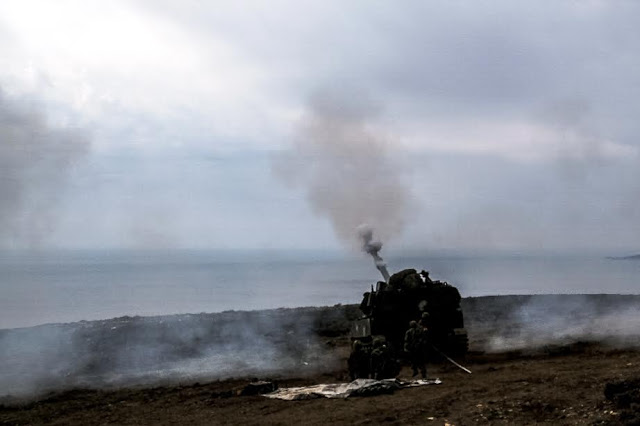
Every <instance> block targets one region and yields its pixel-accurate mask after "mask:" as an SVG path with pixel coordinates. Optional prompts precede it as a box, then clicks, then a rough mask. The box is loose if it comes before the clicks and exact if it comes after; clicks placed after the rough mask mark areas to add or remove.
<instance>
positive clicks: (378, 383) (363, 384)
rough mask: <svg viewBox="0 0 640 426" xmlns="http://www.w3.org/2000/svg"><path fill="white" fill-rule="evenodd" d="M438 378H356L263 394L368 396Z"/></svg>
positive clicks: (285, 396) (291, 398) (292, 398)
mask: <svg viewBox="0 0 640 426" xmlns="http://www.w3.org/2000/svg"><path fill="white" fill-rule="evenodd" d="M440 383H442V382H441V381H440V379H430V380H413V381H409V382H403V381H401V380H398V379H385V380H374V379H356V380H354V381H353V382H351V383H330V384H324V385H314V386H303V387H297V388H284V389H278V390H277V391H275V392H271V393H267V394H264V395H263V396H266V397H267V398H275V399H284V400H286V401H298V400H302V399H313V398H347V397H349V396H369V395H379V394H382V393H391V392H393V391H395V390H396V389H402V388H410V387H416V386H426V385H439V384H440Z"/></svg>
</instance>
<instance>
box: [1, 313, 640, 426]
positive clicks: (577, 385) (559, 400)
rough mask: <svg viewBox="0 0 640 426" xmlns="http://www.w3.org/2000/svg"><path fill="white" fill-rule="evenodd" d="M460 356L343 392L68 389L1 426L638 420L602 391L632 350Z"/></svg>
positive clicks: (235, 384) (230, 383) (330, 377)
mask: <svg viewBox="0 0 640 426" xmlns="http://www.w3.org/2000/svg"><path fill="white" fill-rule="evenodd" d="M639 315H640V314H639ZM480 325H483V326H484V327H485V328H486V329H489V328H490V327H489V326H488V324H486V323H484V324H478V323H476V324H475V325H474V324H472V327H471V328H472V329H474V328H475V330H476V331H477V330H480V329H481V328H482V327H479V326H480ZM476 337H478V336H477V333H476ZM331 344H332V345H333V346H334V347H335V350H336V351H337V352H338V353H339V356H340V357H342V358H343V359H345V360H346V356H347V353H348V344H349V343H348V339H347V338H346V336H339V337H337V338H336V337H334V338H332V339H331ZM472 349H473V345H472ZM461 362H462V363H463V364H464V365H465V366H466V367H467V368H469V369H470V370H471V371H472V374H467V373H465V372H463V371H462V370H460V369H458V368H456V367H454V366H453V365H451V364H448V363H443V364H430V365H429V366H428V368H429V370H428V375H429V377H431V378H435V377H437V378H440V379H441V380H442V384H440V385H433V386H425V387H418V388H409V389H402V390H398V391H396V392H395V393H393V394H387V395H377V396H370V397H351V398H347V399H312V400H302V401H281V400H272V399H268V398H265V397H263V396H260V395H255V396H240V395H239V394H238V393H239V391H240V390H241V389H242V388H244V387H245V386H246V385H247V384H248V383H249V381H250V378H248V377H247V378H241V379H231V380H222V381H214V382H208V383H205V382H201V383H191V384H184V385H174V386H163V387H154V388H149V387H146V388H143V387H139V388H125V389H117V390H86V389H76V390H70V391H65V392H60V393H50V394H49V395H47V396H46V397H43V398H41V399H40V400H38V401H31V402H22V403H15V402H13V403H11V404H7V403H5V404H4V405H0V425H27V424H34V425H36V424H49V425H94V424H95V425H165V424H166V425H169V424H172V425H175V424H190V425H192V424H193V425H195V424H197V425H199V424H202V425H217V424H243V425H252V424H255V425H258V424H260V425H264V424H310V425H315V424H318V425H320V424H322V425H325V424H397V425H406V424H422V425H424V424H433V425H446V424H449V425H452V424H453V425H468V424H516V425H525V424H554V425H556V424H589V425H590V424H639V423H636V422H637V421H638V419H637V418H636V419H635V420H634V419H633V418H632V417H630V411H629V409H621V408H619V406H617V405H615V404H614V403H613V402H612V401H610V400H608V399H607V398H606V397H605V393H604V391H605V386H606V384H607V383H611V382H615V381H618V380H628V379H633V378H640V350H638V349H629V348H627V349H621V348H620V347H618V348H615V347H611V346H610V345H609V344H605V343H601V342H594V341H591V342H588V343H587V342H572V343H566V344H554V345H542V346H536V347H530V348H527V349H526V350H522V349H521V350H509V351H503V352H491V353H489V352H485V351H479V350H475V351H472V352H471V353H469V354H468V355H467V357H466V359H464V360H461ZM343 365H345V369H338V370H335V371H326V372H323V373H322V374H312V375H309V376H306V377H304V374H302V372H296V371H291V372H289V373H287V374H283V375H282V376H280V377H271V379H273V380H274V381H275V382H277V384H278V386H279V387H281V388H283V387H291V386H302V385H311V384H320V383H336V382H345V381H347V371H346V361H345V363H344V364H343ZM298 373H300V374H298ZM409 373H410V371H409V369H408V367H406V366H405V367H404V368H403V371H402V373H401V374H400V378H407V379H408V378H409ZM261 378H262V377H261ZM262 379H264V378H262ZM633 408H637V406H635V407H633ZM631 416H632V414H631Z"/></svg>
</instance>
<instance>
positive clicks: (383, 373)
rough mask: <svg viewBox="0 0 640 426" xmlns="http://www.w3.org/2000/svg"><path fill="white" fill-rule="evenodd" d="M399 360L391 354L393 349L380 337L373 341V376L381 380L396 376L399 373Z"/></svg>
mask: <svg viewBox="0 0 640 426" xmlns="http://www.w3.org/2000/svg"><path fill="white" fill-rule="evenodd" d="M397 365H398V362H397V361H396V360H395V359H393V357H392V356H391V351H390V350H389V348H388V347H387V345H385V344H384V342H383V341H382V340H380V339H375V340H374V341H373V350H372V351H371V377H372V378H374V379H376V380H380V379H388V378H391V377H395V375H396V374H398V368H397Z"/></svg>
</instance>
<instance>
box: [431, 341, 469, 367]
mask: <svg viewBox="0 0 640 426" xmlns="http://www.w3.org/2000/svg"><path fill="white" fill-rule="evenodd" d="M429 346H431V347H432V348H433V349H435V350H436V352H438V353H439V354H440V355H442V356H443V357H445V358H446V359H447V360H448V361H449V362H450V363H452V364H453V365H455V366H456V367H458V368H459V369H461V370H463V371H465V372H467V373H469V374H471V370H469V369H468V368H465V367H463V366H461V365H460V364H458V363H457V362H455V361H454V360H452V359H451V358H449V357H448V356H447V355H446V354H445V353H444V352H442V351H441V350H440V349H438V348H436V347H435V346H433V345H429Z"/></svg>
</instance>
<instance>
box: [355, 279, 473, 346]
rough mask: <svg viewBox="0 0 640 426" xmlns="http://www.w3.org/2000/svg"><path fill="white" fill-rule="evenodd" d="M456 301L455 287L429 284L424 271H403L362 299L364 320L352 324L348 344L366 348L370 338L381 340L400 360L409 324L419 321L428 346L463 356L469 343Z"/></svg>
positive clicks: (378, 285) (435, 282)
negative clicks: (423, 327)
mask: <svg viewBox="0 0 640 426" xmlns="http://www.w3.org/2000/svg"><path fill="white" fill-rule="evenodd" d="M460 300H461V297H460V293H459V292H458V289H457V288H456V287H454V286H452V285H450V284H448V283H446V282H443V281H433V280H431V278H429V273H428V272H426V271H422V272H420V273H418V272H416V270H415V269H405V270H403V271H400V272H398V273H396V274H394V275H392V276H391V277H390V278H389V280H388V282H384V281H379V282H378V283H377V284H376V288H375V289H374V288H373V286H372V287H371V291H368V292H366V293H365V294H364V295H363V299H362V303H360V310H361V311H362V313H363V314H364V316H363V318H361V319H359V320H356V321H355V322H354V324H353V327H352V332H351V335H352V340H354V341H359V342H360V344H363V345H368V344H370V342H371V341H372V340H373V338H374V337H376V336H382V337H384V340H385V341H386V343H387V345H388V346H389V347H390V348H391V349H392V351H393V352H394V353H396V354H397V356H399V357H401V356H402V348H403V339H404V333H405V332H406V330H407V329H408V328H409V322H410V321H418V320H421V319H422V322H423V323H426V324H424V325H426V327H427V328H428V330H429V332H428V333H429V342H430V344H431V345H433V346H434V347H435V348H437V349H438V350H439V351H441V352H443V353H446V354H447V355H450V356H460V355H464V354H466V352H467V350H468V347H469V340H468V337H467V331H466V330H465V328H464V319H463V315H462V309H461V307H460ZM424 313H427V314H428V315H423V314H424Z"/></svg>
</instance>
